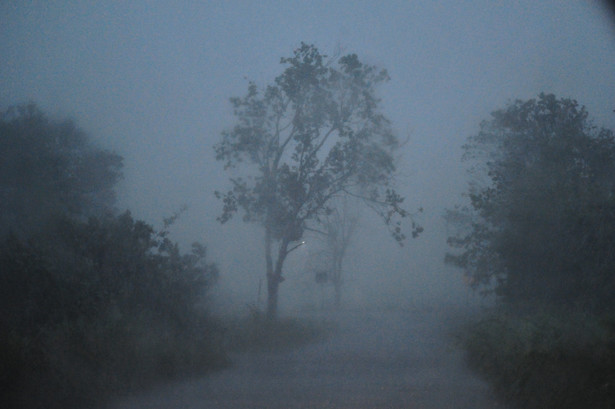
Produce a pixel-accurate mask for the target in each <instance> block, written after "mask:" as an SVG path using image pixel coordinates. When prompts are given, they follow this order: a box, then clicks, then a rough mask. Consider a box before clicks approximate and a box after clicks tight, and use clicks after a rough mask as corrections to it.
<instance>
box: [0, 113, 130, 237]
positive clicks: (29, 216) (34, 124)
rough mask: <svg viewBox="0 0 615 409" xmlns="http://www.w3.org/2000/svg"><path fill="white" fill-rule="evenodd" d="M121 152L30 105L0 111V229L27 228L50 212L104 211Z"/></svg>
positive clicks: (118, 170)
mask: <svg viewBox="0 0 615 409" xmlns="http://www.w3.org/2000/svg"><path fill="white" fill-rule="evenodd" d="M121 169H122V157H121V156H119V155H117V154H115V153H111V152H108V151H106V150H103V149H100V148H98V147H96V146H95V145H94V144H93V143H92V142H91V141H90V140H89V139H88V137H87V135H86V134H85V133H84V132H83V131H81V130H80V129H79V128H77V127H76V125H75V124H74V122H73V121H70V120H64V121H57V120H52V119H49V118H48V117H47V116H46V115H45V114H43V112H41V111H40V109H39V108H38V107H37V106H36V105H35V104H28V105H19V106H14V107H10V108H8V109H7V110H6V111H4V112H0V233H6V232H7V231H8V230H9V229H12V230H13V231H16V232H28V231H30V230H31V229H32V228H34V227H36V226H38V225H39V224H40V223H41V222H43V221H44V220H45V219H46V218H47V217H48V216H49V215H70V216H79V217H84V218H86V219H87V216H91V215H95V214H101V213H103V212H104V211H105V210H109V209H110V208H111V207H112V206H113V204H114V201H115V193H114V190H113V189H114V187H115V185H116V183H117V182H118V181H119V179H120V178H121Z"/></svg>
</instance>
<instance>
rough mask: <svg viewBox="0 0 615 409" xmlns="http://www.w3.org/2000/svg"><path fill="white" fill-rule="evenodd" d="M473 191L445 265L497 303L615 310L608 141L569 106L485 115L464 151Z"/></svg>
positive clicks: (612, 151)
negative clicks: (490, 291) (495, 297)
mask: <svg viewBox="0 0 615 409" xmlns="http://www.w3.org/2000/svg"><path fill="white" fill-rule="evenodd" d="M464 150H465V153H464V160H465V161H466V162H467V163H469V164H470V175H471V176H472V177H473V181H474V182H473V183H472V184H470V186H469V189H468V191H467V197H468V198H469V201H470V204H469V206H468V207H467V208H466V210H465V211H464V210H459V209H458V210H456V211H451V212H449V213H448V219H449V220H458V221H462V222H463V223H464V225H465V228H464V229H461V230H458V232H459V234H456V235H454V236H453V237H450V238H449V239H448V242H449V245H450V246H451V247H452V248H453V249H454V250H453V252H452V253H451V254H448V255H447V257H446V260H447V261H448V262H450V263H452V264H454V265H457V266H459V267H461V268H463V269H464V271H465V274H466V275H467V277H468V278H469V279H470V280H469V281H470V282H471V283H472V284H473V285H474V286H475V287H482V288H491V289H494V290H495V292H496V294H498V295H499V296H501V297H502V299H504V300H506V301H509V302H513V303H518V302H528V301H529V302H539V303H548V304H551V305H560V306H567V307H581V308H584V309H587V310H592V311H604V310H605V309H609V308H613V307H615V300H613V297H612V294H613V293H614V291H615V273H614V272H615V252H613V250H612V249H613V248H615V141H614V135H613V131H611V130H608V129H604V128H599V127H597V126H595V125H593V124H592V122H591V121H590V120H589V118H588V113H587V111H586V110H585V108H584V107H582V106H579V105H578V103H577V102H576V101H574V100H572V99H567V98H561V99H558V98H556V97H555V96H554V95H547V94H540V95H539V96H538V98H537V99H530V100H528V101H519V100H518V101H515V102H513V103H511V104H509V105H508V106H507V107H506V108H504V109H501V110H497V111H495V112H493V113H492V117H491V119H490V120H487V121H484V122H482V123H481V126H480V132H479V133H478V134H477V135H475V136H472V137H470V138H469V139H468V142H467V144H466V145H465V146H464Z"/></svg>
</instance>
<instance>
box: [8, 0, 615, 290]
mask: <svg viewBox="0 0 615 409" xmlns="http://www.w3.org/2000/svg"><path fill="white" fill-rule="evenodd" d="M610 17H611V16H610V14H609V13H608V11H607V10H606V9H605V8H603V6H602V3H600V2H594V1H590V0H586V1H583V0H568V1H565V0H543V1H536V0H519V1H493V0H474V1H452V0H451V1H436V0H433V1H427V0H425V1H266V0H261V1H258V2H257V1H175V2H162V1H136V0H135V1H52V0H45V1H26V0H21V1H16V0H15V1H12V0H4V1H2V2H0V56H1V60H0V61H1V63H0V108H1V109H3V110H4V109H5V108H7V107H8V106H10V105H14V104H17V103H23V102H27V101H34V102H36V103H38V104H39V106H40V107H41V108H42V109H43V110H44V111H45V112H46V113H48V114H49V115H51V116H54V117H67V116H69V117H72V118H74V119H75V120H76V121H77V123H78V124H79V126H80V127H81V128H83V129H84V130H85V131H86V132H87V133H88V134H90V135H91V136H92V138H93V139H94V140H96V141H97V142H99V143H100V144H101V145H103V146H104V147H107V148H111V149H114V150H116V151H117V152H118V153H120V154H122V155H123V156H124V158H125V164H126V167H125V180H124V181H123V182H122V185H121V188H120V199H121V200H120V203H119V205H120V208H123V209H124V208H129V209H131V210H132V212H133V214H134V215H135V216H137V217H139V218H143V219H145V220H146V221H148V222H150V223H153V224H154V225H155V226H160V225H161V220H162V218H163V217H165V216H168V215H170V214H171V213H172V212H173V211H175V210H177V209H178V208H180V206H182V205H183V204H187V205H188V206H189V210H188V212H186V213H185V214H184V215H183V216H182V218H181V219H180V220H179V221H178V223H177V224H176V225H175V226H173V230H172V233H173V237H174V238H176V239H177V240H180V241H181V242H182V243H189V242H191V241H194V240H200V241H203V242H204V243H205V244H207V245H208V247H209V248H210V249H211V255H212V257H213V258H214V261H217V262H218V263H219V264H220V267H221V269H222V271H223V273H224V274H225V276H224V277H223V284H224V283H225V285H226V286H227V289H228V288H231V287H233V286H231V285H230V283H232V282H239V281H243V282H245V283H246V286H245V288H244V290H243V292H241V291H239V290H237V291H235V290H233V291H235V293H236V295H237V297H239V298H238V299H246V297H247V298H250V297H252V298H253V297H254V292H255V290H254V287H255V283H257V282H258V279H259V278H260V277H261V276H262V274H261V271H262V270H263V267H261V264H263V262H262V255H261V253H262V251H261V241H260V239H261V233H260V232H258V231H254V230H253V229H246V228H245V226H242V225H241V224H240V223H232V224H231V225H229V226H220V225H219V224H217V223H216V221H215V218H216V216H217V215H218V213H219V212H220V205H219V203H217V202H216V200H215V199H214V197H213V191H214V190H216V189H221V190H222V189H224V188H225V187H226V186H227V184H226V182H225V179H224V177H225V175H224V174H223V172H222V170H221V166H220V164H218V163H216V162H215V160H214V156H213V151H212V145H213V144H214V143H216V142H217V141H218V140H219V138H220V132H221V131H222V130H223V129H225V128H227V127H230V126H232V125H233V118H232V115H231V110H230V105H229V103H228V98H229V97H231V96H238V95H241V94H243V93H244V91H245V89H246V86H247V81H248V80H254V81H255V82H257V83H258V84H262V85H265V84H266V83H268V82H269V81H271V80H272V79H273V78H274V77H275V76H276V75H278V74H279V73H280V71H281V66H280V64H279V59H280V57H283V56H288V55H290V54H291V52H292V50H293V49H295V48H296V47H297V46H298V45H299V44H300V42H301V41H304V42H307V43H312V44H315V45H316V46H317V47H319V48H320V50H321V51H323V52H324V53H327V54H332V53H334V52H335V51H336V50H338V49H341V50H342V51H343V52H344V53H356V54H358V56H359V57H360V58H361V59H362V60H363V61H365V62H368V63H370V64H375V65H378V66H380V67H383V68H386V69H387V70H388V71H389V74H390V76H391V81H390V82H389V83H388V84H387V85H386V86H384V87H383V88H382V89H381V94H380V95H381V97H382V100H383V105H384V110H385V112H386V113H387V114H388V116H389V117H390V118H391V119H392V120H393V124H394V126H395V129H396V130H397V132H398V134H399V136H400V137H401V138H406V137H407V138H409V142H408V144H407V145H406V146H405V148H404V152H402V154H401V156H400V163H399V170H400V178H399V190H400V191H401V192H402V194H404V195H405V196H407V204H408V207H409V208H411V209H412V208H416V207H419V206H423V207H424V208H425V213H424V214H423V215H422V220H421V221H422V223H423V224H424V226H425V228H426V231H425V234H424V235H423V236H422V237H421V238H420V239H419V240H415V241H410V242H409V243H408V244H407V245H406V246H405V247H403V248H397V247H396V245H395V244H394V242H393V241H392V240H390V241H387V240H388V239H387V238H386V233H385V232H384V229H383V231H382V232H381V231H379V230H378V227H377V226H378V225H377V224H375V223H373V226H371V225H369V223H368V225H369V227H368V228H364V229H363V230H362V232H361V233H360V235H361V237H360V240H357V241H356V242H355V247H354V248H355V250H354V253H352V255H351V258H350V260H349V261H348V264H347V266H348V269H349V270H352V273H353V274H355V278H354V281H352V280H349V283H350V282H354V283H358V284H356V288H354V290H353V291H354V292H355V295H356V297H357V298H361V297H369V296H370V294H369V293H370V292H372V293H374V294H382V293H384V292H385V291H388V289H390V288H395V290H394V294H393V295H395V296H396V297H399V298H404V297H408V296H409V295H410V296H412V297H419V298H420V297H427V296H430V295H437V296H442V295H447V294H449V293H451V292H454V291H461V290H459V286H458V283H459V274H457V273H455V271H453V270H451V269H449V268H445V267H444V266H443V264H442V256H443V254H444V252H445V251H446V246H445V243H444V237H445V234H444V229H443V223H442V221H441V217H440V216H441V214H442V211H443V209H444V208H446V207H450V206H452V205H453V204H454V203H456V202H459V201H460V200H461V199H460V198H459V194H460V192H461V191H462V190H463V188H464V187H465V185H464V183H465V178H464V173H463V167H462V165H461V164H460V162H459V157H460V155H461V145H462V144H463V142H464V140H465V138H466V137H467V136H469V135H471V134H472V133H474V132H476V131H477V129H478V124H479V122H480V120H482V119H486V118H487V117H488V115H489V113H490V112H491V111H493V110H495V109H497V108H500V107H503V106H504V105H505V104H506V102H507V101H509V100H512V99H516V98H521V99H526V98H530V97H534V96H536V95H537V94H538V93H539V92H542V91H544V92H552V93H555V94H556V95H557V96H560V97H572V98H575V99H577V100H578V101H579V103H581V104H584V105H586V107H587V109H588V110H589V112H590V114H591V115H592V116H593V117H594V119H595V122H596V124H598V125H601V126H606V127H610V128H615V113H613V109H615V23H614V22H613V21H612V20H610V19H609V18H610ZM382 243H384V244H385V245H386V246H383V245H382ZM301 265H302V264H301V262H300V261H296V262H295V266H294V270H296V271H294V274H295V275H296V276H299V275H300V270H301V269H302V267H301ZM291 267H292V263H291ZM291 267H289V268H291ZM291 269H292V268H291ZM373 274H376V275H377V276H378V280H379V282H380V283H382V284H378V285H374V284H373V282H371V280H369V279H368V278H367V277H369V276H370V275H371V276H373ZM247 275H249V277H250V278H249V279H244V277H245V276H247ZM361 277H364V281H361ZM290 278H291V279H290V280H289V282H290V284H286V283H285V284H284V285H283V288H282V293H284V292H285V291H287V289H286V288H284V286H287V285H288V286H292V285H293V284H292V283H293V280H292V277H290ZM362 282H363V283H364V286H363V287H361V283H362ZM451 283H452V284H451ZM390 284H392V286H389V285H390ZM294 285H295V287H297V288H299V287H300V283H299V282H298V281H297V279H296V277H295V284H294ZM455 286H457V287H455ZM228 291H231V290H230V289H229V290H228ZM387 294H388V293H387ZM242 297H243V298H242ZM391 299H395V298H394V297H393V298H391ZM249 301H250V299H247V300H246V302H249Z"/></svg>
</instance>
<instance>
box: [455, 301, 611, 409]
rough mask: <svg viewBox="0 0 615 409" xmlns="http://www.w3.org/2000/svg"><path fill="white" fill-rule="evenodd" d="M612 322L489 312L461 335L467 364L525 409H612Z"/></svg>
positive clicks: (500, 394) (607, 320) (573, 317)
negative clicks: (491, 313) (488, 314)
mask: <svg viewBox="0 0 615 409" xmlns="http://www.w3.org/2000/svg"><path fill="white" fill-rule="evenodd" d="M613 329H614V327H613V320H612V318H611V319H609V318H606V317H605V318H602V319H597V318H595V317H589V316H587V315H584V314H582V315H579V314H572V315H571V314H570V313H566V314H562V313H558V312H551V313H546V312H542V313H532V314H527V313H521V314H520V313H518V312H515V313H506V314H504V313H500V314H493V315H491V316H489V317H487V318H484V319H482V320H481V321H479V322H477V323H475V324H473V325H471V326H469V327H468V328H467V329H466V331H465V332H464V333H463V334H462V335H461V340H462V343H463V346H464V347H465V349H466V351H467V358H468V362H469V364H470V365H471V366H472V367H473V368H474V369H476V370H477V371H478V372H479V373H481V374H482V375H484V376H485V378H486V379H488V380H489V382H490V383H491V384H492V385H493V386H494V388H495V391H496V392H497V393H498V394H499V396H501V397H502V398H503V399H504V400H506V401H507V402H509V403H511V404H512V405H514V407H518V408H523V409H534V408H535V409H549V408H553V409H577V408H596V409H607V408H612V407H613V406H614V405H615V352H614V350H613V346H614V345H615V331H613Z"/></svg>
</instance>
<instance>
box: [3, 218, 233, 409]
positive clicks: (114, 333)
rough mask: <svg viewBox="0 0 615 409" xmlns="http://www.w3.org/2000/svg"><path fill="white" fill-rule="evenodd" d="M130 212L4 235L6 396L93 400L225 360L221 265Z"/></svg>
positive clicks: (12, 400)
mask: <svg viewBox="0 0 615 409" xmlns="http://www.w3.org/2000/svg"><path fill="white" fill-rule="evenodd" d="M205 256H206V254H205V248H204V247H203V246H201V245H198V244H195V245H194V246H193V249H192V252H191V253H189V254H181V253H180V251H179V249H178V247H177V245H175V244H173V243H171V242H170V241H169V240H168V239H167V238H166V235H165V233H156V232H154V230H153V229H152V228H151V227H150V226H148V225H147V224H145V223H143V222H140V221H135V220H133V219H132V217H131V216H130V214H129V213H125V214H123V215H120V216H117V217H116V216H107V217H105V218H92V219H90V220H89V221H88V222H79V221H75V220H72V219H57V220H54V221H53V222H51V223H49V225H48V226H47V227H46V228H45V229H44V230H42V231H40V232H39V233H38V234H36V235H33V236H32V237H31V238H30V239H29V240H28V241H22V240H20V239H18V238H17V237H16V236H14V235H11V236H9V237H7V238H6V239H5V240H4V241H3V242H2V243H0V311H2V314H0V380H2V381H3V382H2V385H3V386H2V388H3V391H2V395H3V396H2V398H3V399H2V401H3V402H6V403H9V407H21V408H34V407H43V406H44V407H45V408H51V409H53V408H73V407H74V408H81V407H94V406H96V405H98V404H100V403H103V402H104V400H105V399H106V398H108V397H111V396H113V395H115V394H119V393H127V392H129V391H132V390H134V389H136V388H142V387H145V386H147V385H150V384H152V383H154V382H158V381H164V380H168V379H174V378H178V377H182V376H190V375H196V374H200V373H203V372H205V371H207V370H211V369H214V368H218V367H221V366H223V365H225V364H226V363H227V359H226V355H225V354H224V352H223V351H222V347H221V336H220V330H219V324H217V323H216V322H215V321H214V320H213V318H211V317H210V316H209V314H208V308H207V292H208V291H209V290H210V288H211V286H212V285H213V283H214V282H215V279H216V277H217V269H216V266H215V265H213V264H209V263H207V262H206V260H205Z"/></svg>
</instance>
